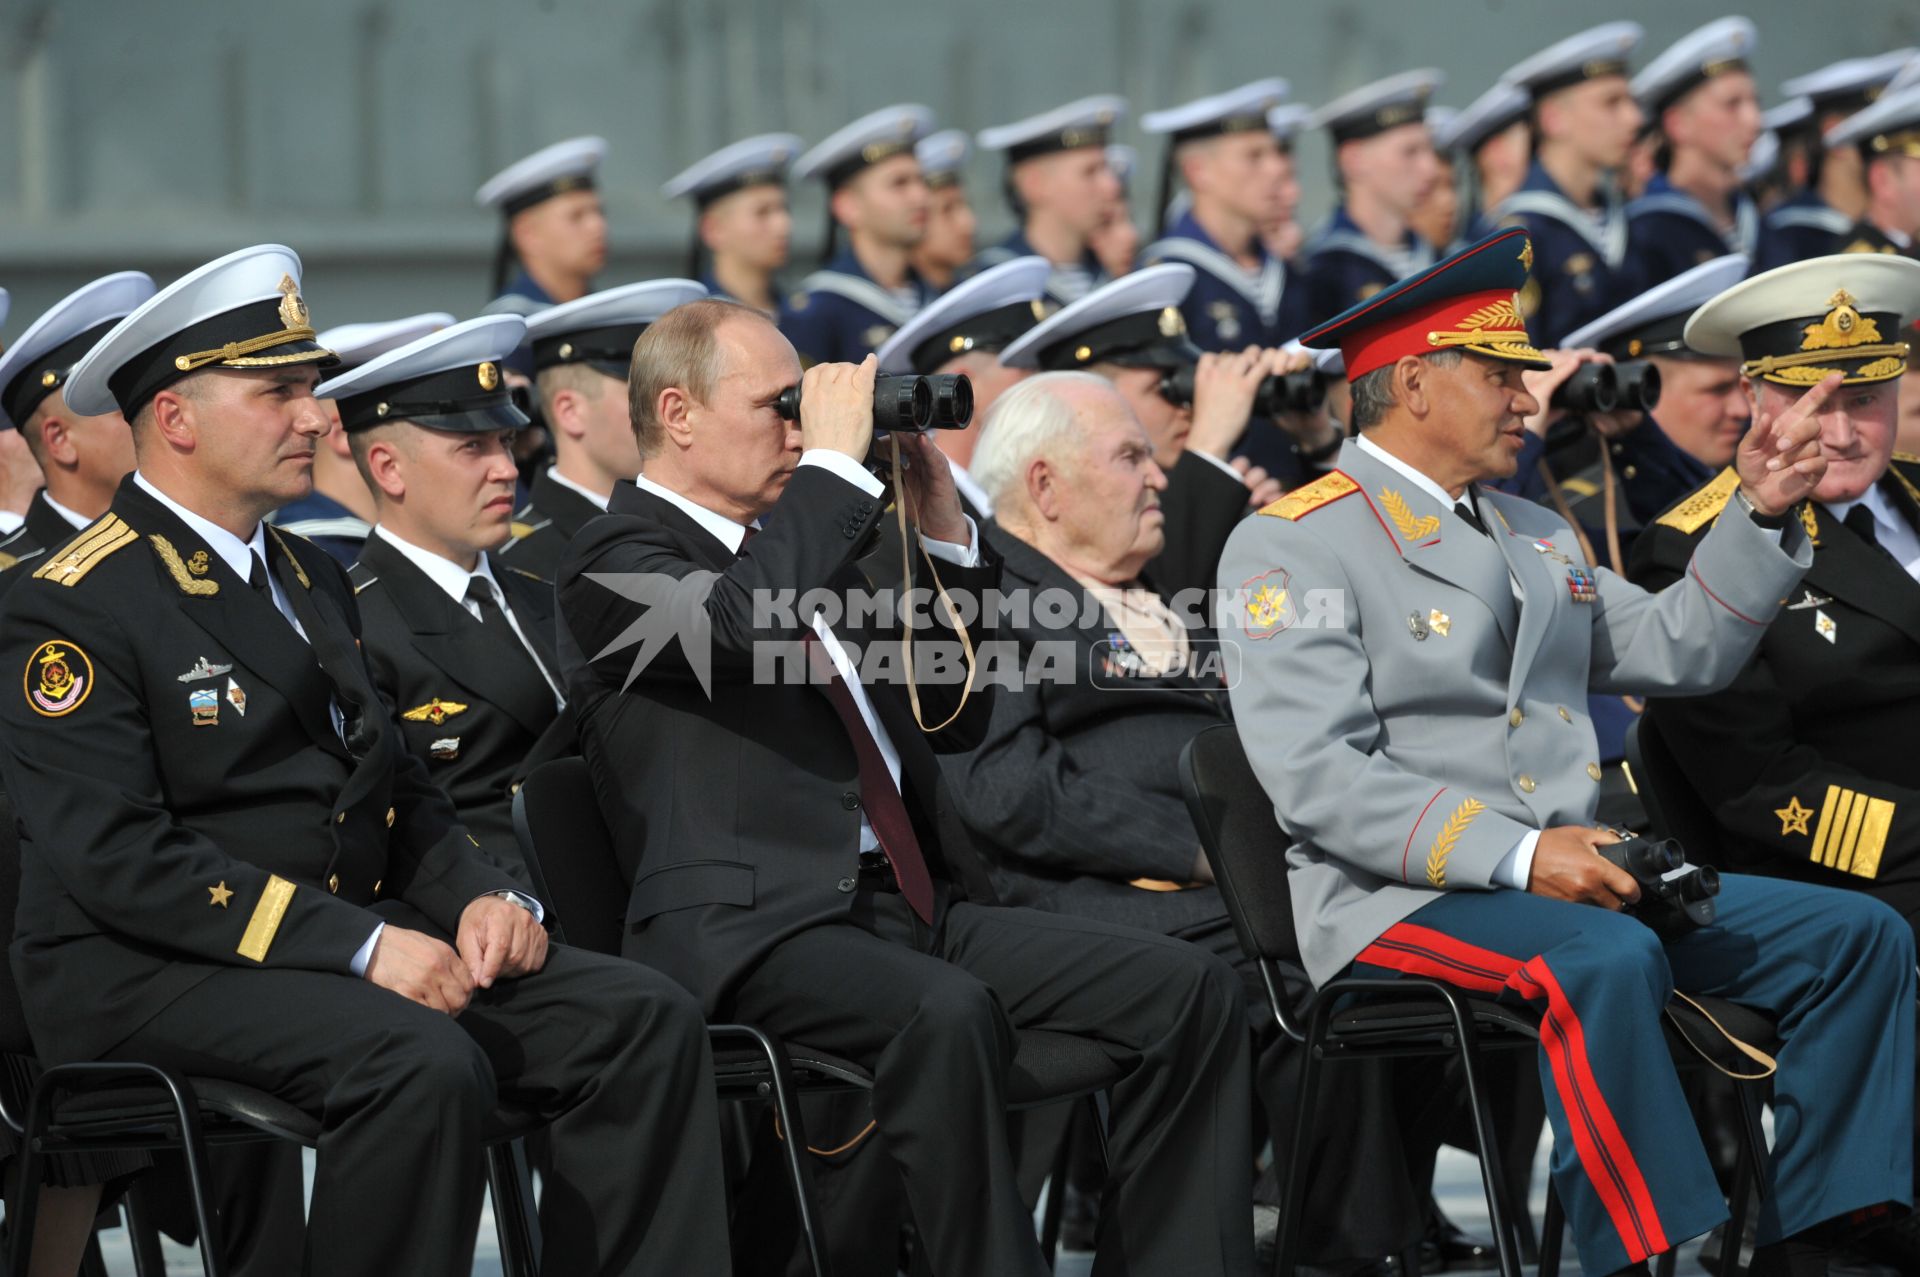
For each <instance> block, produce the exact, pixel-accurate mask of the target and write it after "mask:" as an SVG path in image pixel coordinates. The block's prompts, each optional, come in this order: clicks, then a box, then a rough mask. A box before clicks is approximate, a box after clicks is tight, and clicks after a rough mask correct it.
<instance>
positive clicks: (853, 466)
mask: <svg viewBox="0 0 1920 1277" xmlns="http://www.w3.org/2000/svg"><path fill="white" fill-rule="evenodd" d="M800 464H801V465H803V466H820V467H822V468H823V469H826V470H831V471H832V472H833V473H834V474H837V475H839V476H840V477H841V478H842V479H845V480H846V481H847V482H848V483H850V484H852V485H853V486H854V487H856V488H859V489H860V490H861V491H862V492H864V493H866V494H867V495H868V496H870V497H877V496H879V495H880V494H881V492H882V491H883V490H884V489H883V487H882V485H881V483H880V481H879V480H878V479H876V478H874V477H873V475H872V474H870V473H868V471H867V468H866V467H865V466H863V465H861V464H860V463H859V462H857V461H855V460H854V459H853V458H852V457H849V456H848V455H847V454H846V453H844V452H837V451H835V450H833V449H831V448H809V449H808V450H807V451H805V452H803V453H801V454H800ZM633 482H634V486H635V487H637V488H640V489H641V490H642V491H645V492H651V493H653V495H655V496H656V497H659V498H660V499H661V500H663V501H670V502H672V503H673V504H674V505H676V506H678V507H679V508H680V509H682V510H684V511H686V513H687V516H688V517H689V518H691V519H692V520H693V521H694V522H695V523H698V524H699V525H700V526H701V527H702V528H704V529H705V530H706V531H707V532H709V533H711V534H712V535H713V537H714V538H715V539H716V540H718V541H719V542H720V544H722V545H724V546H726V547H727V549H728V550H729V551H730V552H732V553H734V554H738V553H740V546H741V544H742V543H743V542H744V541H745V540H746V539H747V525H746V524H743V523H735V522H734V521H733V520H732V519H729V518H727V517H726V516H725V515H722V514H715V513H714V512H713V511H712V510H709V509H707V508H706V507H705V506H703V505H699V504H696V503H695V502H692V501H689V500H688V499H687V498H685V497H683V496H681V495H680V494H679V493H678V492H675V491H673V490H672V489H670V488H664V487H661V486H660V485H659V484H657V483H655V482H653V481H652V480H651V479H649V478H647V476H645V475H644V474H643V475H639V476H637V477H635V479H634V481H633ZM961 517H962V518H965V519H966V520H967V544H965V545H958V544H956V543H954V542H951V541H935V540H932V539H930V538H928V537H924V536H923V537H921V538H920V546H921V548H922V549H924V550H925V551H926V552H927V553H928V554H930V555H932V556H933V557H935V558H937V559H941V560H943V561H944V562H947V563H952V564H955V565H957V566H959V567H965V568H970V567H975V566H977V565H978V564H979V562H980V548H979V547H980V531H979V529H978V528H976V527H975V526H974V524H973V519H972V518H971V517H970V516H967V515H962V516H961ZM753 526H754V527H755V528H758V527H759V526H760V525H759V524H758V523H757V522H756V523H755V524H754V525H753ZM813 632H814V635H815V636H816V637H817V638H818V639H819V640H820V646H821V647H822V648H823V649H825V651H826V653H827V656H828V658H829V659H831V660H832V661H833V668H834V669H835V671H837V672H838V673H839V675H840V678H841V681H843V682H844V683H846V685H847V691H848V693H849V694H850V695H851V696H852V697H853V703H854V706H855V708H857V709H858V710H859V711H860V721H861V722H863V723H865V724H866V725H867V731H868V732H869V733H871V734H872V736H873V741H874V744H875V745H877V746H879V748H880V757H881V758H882V759H884V760H885V761H886V764H887V775H888V776H890V777H891V778H892V780H893V787H894V788H895V789H896V790H897V789H899V788H900V751H899V750H897V749H895V748H894V745H893V739H892V738H891V737H890V736H888V735H887V729H886V727H885V726H884V725H883V724H882V723H881V722H880V716H879V715H878V714H876V713H875V712H874V709H873V702H872V701H871V700H869V699H868V697H867V689H866V687H865V685H863V684H862V683H861V681H860V671H859V670H857V669H855V668H854V665H853V662H852V660H851V659H850V658H849V657H848V656H847V651H846V649H845V648H843V647H841V646H840V640H839V639H838V638H836V637H835V636H834V633H833V630H832V628H831V627H829V626H828V625H827V622H826V620H825V618H824V617H822V616H821V615H820V613H818V612H815V613H814V616H813ZM879 845H880V839H879V838H878V837H877V836H876V835H875V834H874V832H873V826H872V825H870V824H868V823H867V816H866V812H864V811H862V812H861V813H860V850H861V851H872V850H874V849H875V848H877V847H878V846H879Z"/></svg>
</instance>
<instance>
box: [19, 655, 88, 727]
mask: <svg viewBox="0 0 1920 1277" xmlns="http://www.w3.org/2000/svg"><path fill="white" fill-rule="evenodd" d="M25 687H26V692H27V704H29V705H31V706H33V712H34V713H36V714H40V715H42V716H44V717H47V718H64V717H65V716H66V715H68V714H71V713H73V711H75V710H77V709H79V708H80V706H81V705H82V704H84V703H85V702H86V699H87V697H88V696H89V695H90V694H91V693H92V692H93V662H92V661H91V660H90V659H88V657H87V654H86V653H85V652H83V651H81V650H80V645H79V644H77V643H69V642H67V641H66V640H65V639H52V640H50V641H48V642H45V643H42V644H41V645H40V646H39V647H36V648H34V649H33V655H31V656H29V657H28V658H27V672H26V678H25Z"/></svg>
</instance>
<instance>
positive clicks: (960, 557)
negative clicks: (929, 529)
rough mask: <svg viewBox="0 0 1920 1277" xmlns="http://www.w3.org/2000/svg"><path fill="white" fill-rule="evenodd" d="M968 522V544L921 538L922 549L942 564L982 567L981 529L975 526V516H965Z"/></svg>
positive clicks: (962, 516)
mask: <svg viewBox="0 0 1920 1277" xmlns="http://www.w3.org/2000/svg"><path fill="white" fill-rule="evenodd" d="M960 517H961V518H963V519H965V520H966V521H967V543H966V544H965V545H961V544H960V543H959V542H957V541H935V540H934V539H933V538H932V537H921V538H920V548H921V549H923V550H925V551H926V552H927V553H928V554H930V555H932V556H933V557H934V558H936V559H939V560H940V561H941V562H942V563H951V564H953V565H954V566H956V567H962V568H977V567H979V566H980V529H979V528H977V527H975V526H974V525H973V516H972V515H970V514H963V515H961V516H960Z"/></svg>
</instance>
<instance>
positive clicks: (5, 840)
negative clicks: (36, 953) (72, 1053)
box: [0, 799, 541, 1277]
mask: <svg viewBox="0 0 1920 1277" xmlns="http://www.w3.org/2000/svg"><path fill="white" fill-rule="evenodd" d="M19 880H20V839H19V829H18V826H17V824H16V823H15V820H14V816H13V808H12V804H11V803H8V802H6V801H5V800H4V799H0V896H4V897H5V898H7V899H9V900H12V899H17V898H18V894H19ZM4 917H6V918H7V919H11V918H12V917H13V910H12V908H10V907H9V908H8V909H7V910H6V912H5V914H4ZM0 1050H4V1051H8V1052H10V1053H13V1054H18V1055H27V1054H30V1053H31V1052H32V1040H31V1038H30V1037H29V1036H28V1033H27V1026H26V1020H25V1016H24V1014H23V1012H22V1010H21V1003H20V992H19V989H18V988H17V987H16V986H15V984H14V978H13V967H12V965H11V964H9V963H7V962H4V961H0ZM8 1091H9V1089H8V1088H4V1087H0V1121H4V1122H6V1123H7V1124H8V1125H9V1126H10V1127H12V1128H13V1129H14V1130H15V1131H16V1132H17V1133H18V1135H19V1138H20V1145H21V1152H20V1157H19V1162H20V1165H19V1176H18V1183H17V1184H16V1186H15V1189H14V1194H13V1197H12V1198H11V1199H10V1200H9V1201H8V1202H7V1219H8V1221H9V1232H10V1233H11V1237H10V1251H11V1266H12V1271H13V1272H15V1273H24V1272H26V1271H27V1260H28V1257H29V1256H30V1255H31V1254H32V1253H33V1224H34V1216H35V1214H36V1212H37V1210H38V1206H39V1196H40V1179H41V1168H42V1164H43V1163H44V1162H45V1161H46V1159H47V1158H48V1157H49V1156H52V1155H54V1154H60V1153H108V1152H164V1151H168V1150H175V1149H177V1150H179V1151H180V1152H181V1153H182V1154H183V1156H184V1159H185V1163H186V1170H187V1177H188V1187H189V1189H190V1193H191V1197H192V1201H193V1212H194V1219H195V1222H196V1224H197V1225H198V1228H199V1233H200V1262H201V1266H202V1268H203V1269H204V1271H205V1272H206V1275H207V1277H225V1274H226V1271H227V1269H226V1259H225V1255H224V1252H223V1248H222V1246H221V1238H220V1227H219V1217H218V1213H217V1212H216V1211H215V1209H214V1207H213V1203H212V1202H211V1201H210V1200H209V1197H208V1193H209V1191H210V1186H211V1184H212V1180H211V1178H210V1177H209V1172H208V1168H207V1149H208V1148H209V1147H212V1146H214V1145H220V1144H245V1143H255V1142H258V1141H262V1140H291V1141H293V1142H294V1143H296V1144H301V1145H304V1146H305V1147H307V1148H313V1147H314V1146H315V1145H316V1144H317V1142H318V1140H319V1136H320V1120H319V1119H318V1118H316V1117H313V1116H312V1115H310V1114H308V1113H306V1112H303V1111H302V1110H300V1109H298V1108H296V1107H294V1106H293V1105H291V1104H288V1103H286V1102H285V1101H283V1100H280V1099H277V1098H275V1097H274V1096H272V1095H269V1094H268V1093H266V1092H265V1091H259V1090H255V1089H254V1088H252V1087H249V1086H242V1085H240V1084H238V1083H236V1082H228V1081H224V1080H221V1079H218V1078H199V1077H194V1078H190V1077H187V1076H184V1075H183V1074H181V1073H179V1072H178V1071H176V1070H173V1069H168V1068H163V1067H161V1066H159V1065H155V1064H144V1063H125V1064H97V1063H96V1064H61V1065H55V1066H53V1067H51V1068H48V1069H47V1070H46V1071H45V1072H43V1073H42V1074H41V1075H40V1078H39V1081H38V1082H37V1083H36V1084H35V1086H34V1088H33V1092H32V1094H31V1095H30V1096H29V1097H28V1100H27V1105H26V1111H25V1112H24V1113H22V1112H18V1111H15V1110H14V1107H13V1104H12V1102H11V1099H10V1096H9V1093H8ZM496 1116H497V1120H496V1122H495V1123H494V1124H493V1125H492V1126H491V1127H490V1129H489V1130H488V1132H487V1184H488V1187H489V1189H490V1191H491V1192H492V1194H493V1217H494V1226H495V1228H496V1229H497V1230H498V1232H499V1237H500V1259H501V1269H502V1271H503V1273H504V1274H505V1277H538V1274H539V1271H540V1268H539V1242H538V1233H537V1227H536V1225H535V1223H534V1221H533V1218H532V1213H531V1200H530V1197H529V1196H528V1194H527V1193H526V1191H525V1181H524V1179H523V1177H522V1175H521V1174H520V1172H519V1170H518V1167H517V1163H516V1159H515V1154H514V1148H513V1141H514V1140H516V1139H518V1138H519V1137H521V1136H523V1135H525V1134H527V1133H528V1132H530V1131H532V1130H534V1129H537V1128H538V1126H540V1125H541V1123H540V1122H538V1121H537V1120H536V1119H534V1118H532V1117H530V1116H523V1115H518V1114H510V1113H504V1112H503V1113H501V1114H498V1115H496ZM138 1231H140V1230H139V1229H138V1228H137V1227H136V1225H135V1224H134V1222H133V1221H131V1220H130V1221H129V1232H130V1233H134V1232H138ZM143 1240H144V1241H146V1242H148V1243H149V1244H147V1245H142V1244H141V1243H142V1241H143ZM151 1240H152V1239H151V1237H147V1238H144V1239H143V1238H140V1237H136V1238H135V1247H134V1253H135V1258H136V1261H137V1262H138V1263H139V1269H138V1271H139V1272H140V1277H162V1275H161V1274H160V1273H159V1271H158V1270H157V1269H152V1268H151V1267H150V1264H151V1258H152V1255H153V1252H154V1251H155V1250H156V1249H157V1247H154V1246H152V1245H151V1244H150V1243H151Z"/></svg>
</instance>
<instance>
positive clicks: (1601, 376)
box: [1553, 359, 1660, 413]
mask: <svg viewBox="0 0 1920 1277" xmlns="http://www.w3.org/2000/svg"><path fill="white" fill-rule="evenodd" d="M1659 402H1660V370H1659V369H1658V368H1655V367H1654V366H1653V365H1652V364H1650V363H1648V362H1647V361H1646V360H1644V359H1636V360H1634V361H1633V362H1632V363H1627V364H1581V365H1580V367H1579V369H1578V370H1577V371H1576V372H1575V373H1574V374H1573V376H1571V377H1569V378H1567V379H1566V380H1565V381H1563V382H1561V383H1560V388H1559V389H1558V390H1555V391H1554V392H1553V406H1554V407H1555V408H1564V409H1566V410H1567V411H1568V412H1573V413H1590V412H1652V411H1653V409H1654V407H1655V405H1657V404H1658V403H1659Z"/></svg>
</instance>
